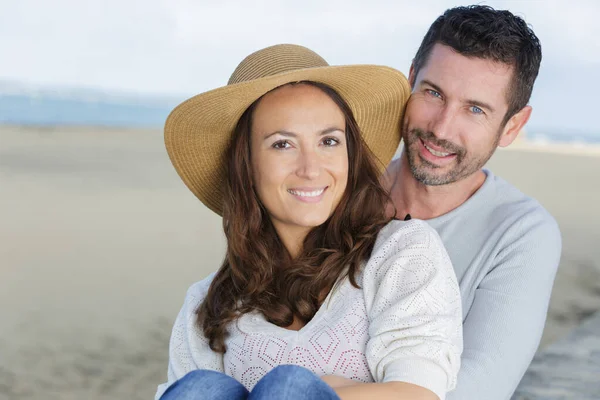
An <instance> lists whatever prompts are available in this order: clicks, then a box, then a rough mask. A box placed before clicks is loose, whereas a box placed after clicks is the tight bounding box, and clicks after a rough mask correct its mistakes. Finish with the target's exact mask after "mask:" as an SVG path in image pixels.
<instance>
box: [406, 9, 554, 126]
mask: <svg viewBox="0 0 600 400" xmlns="http://www.w3.org/2000/svg"><path fill="white" fill-rule="evenodd" d="M436 43H440V44H443V45H446V46H449V47H452V48H453V49H454V50H455V51H456V52H457V53H459V54H462V55H463V56H467V57H478V58H484V59H488V60H492V61H497V62H501V63H505V64H509V65H512V66H513V68H514V69H513V78H512V82H511V84H510V87H509V88H508V93H507V94H508V99H507V100H508V111H507V113H506V115H505V116H504V122H503V124H506V122H508V120H509V119H510V118H511V117H512V116H513V115H515V114H516V113H517V112H519V111H520V110H521V109H522V108H523V107H525V106H526V105H527V103H528V102H529V98H530V97H531V92H532V90H533V83H534V82H535V79H536V77H537V75H538V71H539V69H540V62H541V61H542V47H541V44H540V41H539V39H538V38H537V36H536V35H535V33H533V30H532V29H531V28H530V27H529V26H528V25H527V24H526V23H525V21H524V20H523V19H522V18H520V17H518V16H516V15H514V14H512V13H511V12H510V11H506V10H495V9H493V8H492V7H489V6H481V5H473V6H468V7H456V8H451V9H449V10H446V12H445V13H444V14H443V15H441V16H440V17H439V18H438V19H437V20H435V22H434V23H433V24H432V25H431V27H430V28H429V31H428V32H427V34H426V35H425V37H424V38H423V41H422V42H421V46H420V47H419V50H418V51H417V55H416V56H415V58H414V60H413V66H414V74H415V77H416V76H417V74H418V73H419V70H420V69H421V68H423V66H424V65H425V64H426V63H427V60H428V58H429V55H430V53H431V49H432V48H433V46H434V45H435V44H436Z"/></svg>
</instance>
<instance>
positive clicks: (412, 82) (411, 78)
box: [408, 63, 417, 89]
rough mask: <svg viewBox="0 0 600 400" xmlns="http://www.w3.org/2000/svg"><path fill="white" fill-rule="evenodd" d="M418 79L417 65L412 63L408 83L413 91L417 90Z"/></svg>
mask: <svg viewBox="0 0 600 400" xmlns="http://www.w3.org/2000/svg"><path fill="white" fill-rule="evenodd" d="M416 78H417V77H416V76H415V64H414V63H410V70H409V71H408V83H410V88H411V89H414V88H415V79H416Z"/></svg>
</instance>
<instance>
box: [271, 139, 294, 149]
mask: <svg viewBox="0 0 600 400" xmlns="http://www.w3.org/2000/svg"><path fill="white" fill-rule="evenodd" d="M272 147H273V148H274V149H278V150H284V149H289V148H290V147H292V145H291V144H290V142H288V141H287V140H280V141H278V142H275V143H273V145H272Z"/></svg>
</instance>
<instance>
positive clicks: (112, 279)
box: [0, 0, 600, 400]
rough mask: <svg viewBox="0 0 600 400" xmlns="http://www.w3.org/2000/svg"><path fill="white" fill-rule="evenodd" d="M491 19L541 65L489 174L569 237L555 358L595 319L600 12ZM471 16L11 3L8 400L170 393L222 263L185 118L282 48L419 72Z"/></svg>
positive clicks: (558, 288)
mask: <svg viewBox="0 0 600 400" xmlns="http://www.w3.org/2000/svg"><path fill="white" fill-rule="evenodd" d="M482 3H483V4H489V5H491V6H493V7H495V8H498V9H509V10H511V11H512V12H514V13H516V14H518V15H520V16H522V17H523V18H524V19H525V20H526V21H527V22H528V23H529V24H530V25H531V26H532V27H533V29H534V31H535V32H536V34H537V35H538V37H539V38H540V40H541V42H542V47H543V53H544V58H543V62H542V67H541V71H540V75H539V77H538V80H537V83H536V86H535V89H534V93H533V97H532V99H531V105H532V106H533V109H534V111H533V115H532V118H531V120H530V123H529V124H528V125H527V127H526V130H525V132H523V134H522V135H521V138H520V139H519V141H518V142H517V143H515V144H513V145H512V146H511V147H510V148H508V149H505V150H500V151H498V152H497V153H496V154H495V155H494V157H493V158H492V160H490V162H489V165H488V167H489V168H491V169H492V170H493V171H494V172H495V173H496V174H497V175H500V176H502V177H504V178H505V179H507V180H509V181H510V182H512V183H513V184H515V185H516V186H517V187H519V188H520V189H521V190H522V191H524V192H525V193H526V194H529V195H531V196H533V197H535V198H537V199H538V200H539V201H540V202H541V203H542V204H543V205H544V206H545V207H546V208H547V209H548V210H549V211H550V212H551V213H552V214H553V215H554V216H555V218H556V219H557V221H558V222H559V225H560V227H561V231H562V233H563V241H564V248H563V257H562V260H561V266H560V269H559V274H558V277H557V280H556V283H555V288H554V292H553V296H552V302H551V307H550V312H549V318H548V322H547V326H546V330H545V333H544V338H543V340H542V345H541V349H543V348H544V347H545V346H547V345H549V344H551V343H553V342H555V341H556V340H558V339H560V338H562V337H564V336H565V335H566V334H567V333H568V332H570V331H571V330H572V329H573V328H574V327H575V326H577V325H578V324H579V323H580V322H581V321H583V320H585V319H586V318H588V317H590V316H591V315H592V314H593V313H594V312H595V311H596V310H598V309H599V308H600V261H599V260H600V248H599V246H598V243H600V210H599V209H598V208H599V207H598V206H599V204H600V179H599V178H598V174H599V173H600V130H599V129H598V127H597V123H596V122H597V115H598V111H597V108H598V104H599V102H598V94H599V93H600V44H599V43H600V42H598V40H597V38H598V37H600V25H599V24H597V22H596V18H597V15H599V14H600V5H599V3H597V2H594V1H593V0H588V1H586V0H570V1H566V0H563V1H559V0H548V1H534V0H531V1H487V2H482ZM467 4H469V3H459V2H456V1H449V0H448V1H446V0H444V1H442V0H438V1H435V0H431V1H427V2H413V1H381V0H372V1H369V2H366V1H356V0H346V1H337V0H336V1H312V0H309V1H308V0H307V1H303V2H296V1H254V2H247V1H219V2H213V1H203V0H196V1H191V0H170V1H167V0H145V1H138V0H119V1H117V0H104V1H102V2H98V1H89V0H55V1H52V2H47V1H42V0H19V1H16V0H14V1H11V0H0V54H1V56H0V59H1V62H0V399H2V400H4V399H82V398H84V399H115V398H123V399H125V398H127V399H149V398H152V397H153V395H154V392H155V389H156V386H157V385H158V384H159V383H162V382H163V381H164V380H165V379H166V368H167V350H168V340H169V335H170V330H171V325H172V323H173V321H174V319H175V317H176V314H177V312H178V310H179V308H180V306H181V305H182V302H183V299H184V296H185V291H186V289H187V288H188V287H189V286H190V285H191V284H192V283H193V282H195V281H197V280H200V279H201V278H203V277H204V276H206V275H207V274H208V273H210V272H212V271H214V270H215V269H216V268H218V267H219V265H220V262H221V260H222V257H223V251H224V240H223V235H222V230H221V225H220V223H221V221H220V218H219V217H217V216H216V215H214V214H212V213H211V212H210V211H209V210H208V209H206V208H205V207H204V206H203V205H202V204H201V203H200V202H199V201H198V200H196V198H195V197H194V196H193V195H192V194H191V193H190V192H189V191H188V190H187V188H186V187H185V186H184V184H183V183H182V182H181V181H180V179H179V178H178V176H177V174H176V173H175V171H174V170H173V168H172V166H171V164H170V162H169V160H168V157H167V155H166V152H165V150H164V145H163V141H162V125H163V123H164V120H165V118H166V116H167V115H168V113H169V112H170V110H171V109H172V108H173V107H174V106H176V105H177V104H179V103H180V102H181V101H183V100H185V99H186V98H188V97H191V96H193V95H195V94H197V93H200V92H203V91H206V90H209V89H212V88H215V87H218V86H222V85H224V84H226V82H227V80H228V78H229V75H230V74H231V73H232V72H233V70H234V68H235V67H236V66H237V64H238V63H239V62H240V61H241V60H242V59H243V58H244V57H245V56H247V55H248V54H250V53H251V52H253V51H255V50H258V49H260V48H263V47H266V46H269V45H273V44H277V43H295V44H301V45H304V46H307V47H309V48H311V49H313V50H315V51H316V52H318V53H319V54H320V55H322V56H323V57H324V58H325V59H326V60H328V61H329V63H330V64H349V63H360V64H383V65H389V66H392V67H395V68H397V69H399V70H401V71H403V72H404V73H406V74H408V70H409V67H410V63H411V59H412V57H413V56H414V54H415V52H416V50H417V48H418V46H419V44H420V41H421V39H422V37H423V35H424V34H425V32H426V31H427V29H428V27H429V25H430V24H431V23H432V22H433V21H434V20H435V18H437V16H438V15H440V14H441V13H443V12H444V10H446V9H447V8H450V7H453V6H457V5H467Z"/></svg>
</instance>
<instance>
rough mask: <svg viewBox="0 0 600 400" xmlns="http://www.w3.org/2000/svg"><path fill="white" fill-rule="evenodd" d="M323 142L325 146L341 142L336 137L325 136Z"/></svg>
mask: <svg viewBox="0 0 600 400" xmlns="http://www.w3.org/2000/svg"><path fill="white" fill-rule="evenodd" d="M323 144H324V145H325V146H337V145H338V144H340V141H339V140H337V139H336V138H325V139H323Z"/></svg>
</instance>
